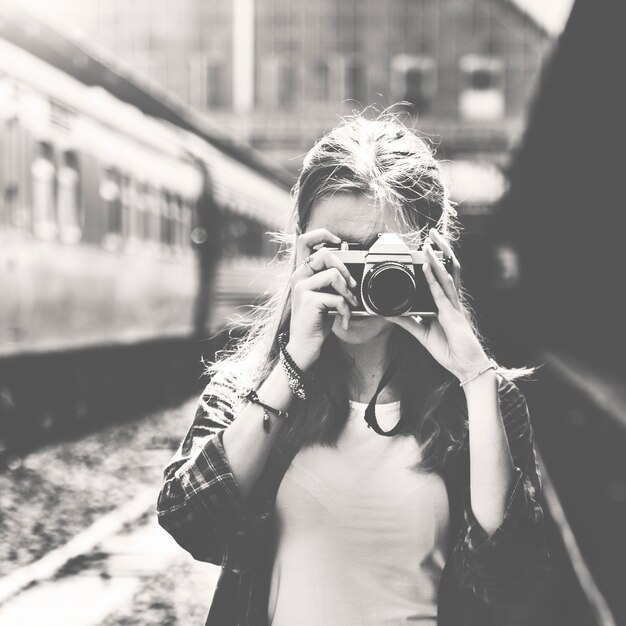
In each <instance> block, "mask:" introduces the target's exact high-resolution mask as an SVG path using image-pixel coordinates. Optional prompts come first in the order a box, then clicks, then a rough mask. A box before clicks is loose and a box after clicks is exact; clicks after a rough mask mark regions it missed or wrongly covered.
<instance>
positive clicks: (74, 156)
mask: <svg viewBox="0 0 626 626" xmlns="http://www.w3.org/2000/svg"><path fill="white" fill-rule="evenodd" d="M289 209H290V198H289V191H288V189H287V188H286V187H285V186H284V185H279V184H277V183H276V182H275V181H272V180H270V179H268V178H267V176H266V175H265V174H264V173H263V172H262V171H257V170H256V169H255V168H254V167H251V166H250V164H249V163H246V162H243V161H242V160H239V159H237V157H236V156H233V155H232V154H228V153H226V152H225V151H223V150H220V149H219V148H218V147H215V146H213V145H210V144H209V143H208V142H207V141H205V140H204V139H201V138H199V137H198V136H195V135H194V134H193V133H192V132H190V131H189V130H186V129H182V128H179V127H177V126H175V125H174V124H172V123H170V122H167V121H164V120H162V119H158V118H155V117H152V116H149V115H146V114H145V113H143V112H142V111H141V110H140V109H139V108H138V107H137V106H133V105H132V104H130V103H128V102H123V101H122V100H121V99H119V98H116V97H114V96H113V95H112V94H111V93H109V92H108V91H106V90H105V89H103V88H102V87H101V86H94V85H88V84H85V83H84V82H81V81H80V80H78V79H77V78H76V77H74V76H72V75H70V74H69V73H67V72H63V71H62V70H60V69H59V68H58V67H54V66H53V65H52V64H50V63H48V62H47V61H46V60H44V59H43V58H41V57H39V56H37V55H35V54H32V53H31V52H30V51H27V50H25V49H23V48H21V47H20V46H17V45H15V44H14V43H12V42H10V41H8V40H6V39H2V38H0V293H2V305H1V306H0V409H1V410H2V419H0V447H1V445H4V446H5V447H6V446H7V445H9V446H10V445H18V447H19V446H23V445H28V444H27V441H29V440H30V439H31V437H32V436H33V433H35V432H43V433H45V432H50V431H56V430H57V429H58V426H59V423H68V422H72V421H75V420H76V419H77V418H81V416H82V418H85V417H90V416H92V415H93V411H94V409H93V407H94V404H95V405H97V406H100V405H101V404H106V405H107V406H110V399H111V397H115V398H117V400H118V405H119V404H121V403H122V402H123V401H124V400H127V399H129V398H130V397H131V396H133V395H137V394H138V395H143V396H147V395H150V396H154V398H155V399H156V398H157V397H158V395H159V394H158V393H157V391H158V388H159V387H163V386H166V387H168V388H171V389H174V388H175V387H176V385H177V384H178V382H179V379H178V378H177V377H176V376H174V373H175V372H173V369H175V368H176V367H178V368H179V369H181V370H184V372H186V373H187V375H188V374H189V372H190V370H191V371H193V370H194V368H196V369H197V362H198V358H197V357H198V354H197V352H198V350H197V345H198V341H197V340H199V339H202V338H206V337H210V336H211V334H214V333H216V332H217V331H218V330H219V329H220V328H221V327H222V326H223V325H224V323H225V322H226V321H227V320H228V319H230V318H232V317H233V314H237V313H238V312H241V313H242V314H245V308H241V307H242V305H245V304H249V303H251V302H252V301H253V300H255V299H257V298H258V297H259V296H261V295H262V294H263V293H265V292H266V290H267V289H269V288H270V287H271V284H272V269H271V268H270V269H268V263H269V262H270V261H271V259H272V257H273V256H274V254H275V252H276V248H275V246H274V245H273V244H271V243H269V240H268V237H267V235H266V232H267V231H271V230H277V229H280V228H281V227H283V226H285V224H286V218H287V214H288V211H289ZM190 345H191V346H192V348H193V349H192V351H191V352H189V350H188V349H187V348H188V347H189V346H190ZM155 346H161V348H162V349H156V348H155ZM173 346H176V348H174V347H173ZM181 346H184V347H185V348H184V349H182V351H181V349H180V347H181ZM138 355H141V356H138ZM194 357H195V358H194ZM181 360H187V361H188V366H187V367H184V366H182V365H181ZM160 362H163V363H164V365H163V366H160ZM189 362H191V363H189ZM189 365H191V368H190V367H189ZM89 371H91V373H88V372H89ZM142 373H143V375H142ZM196 374H197V372H196ZM195 378H196V377H193V378H191V380H192V381H193V380H195ZM35 389H37V390H38V392H37V393H35V391H34V390H35ZM3 440H4V442H5V443H4V444H1V442H2V441H3ZM7 442H9V443H8V444H7ZM11 442H12V443H11ZM16 442H20V443H19V444H16Z"/></svg>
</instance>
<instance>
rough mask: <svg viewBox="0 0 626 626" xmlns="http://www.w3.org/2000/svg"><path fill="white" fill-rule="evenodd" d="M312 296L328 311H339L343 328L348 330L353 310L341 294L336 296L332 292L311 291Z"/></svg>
mask: <svg viewBox="0 0 626 626" xmlns="http://www.w3.org/2000/svg"><path fill="white" fill-rule="evenodd" d="M311 298H312V299H313V301H314V302H316V303H317V304H318V305H320V306H321V307H322V308H324V309H326V310H327V311H337V313H339V315H340V316H341V326H342V328H343V329H344V330H348V328H349V327H350V318H351V316H352V312H351V311H350V307H349V306H348V305H347V304H346V301H345V300H344V299H343V298H342V297H341V296H336V295H334V294H332V293H321V292H319V291H314V292H312V293H311Z"/></svg>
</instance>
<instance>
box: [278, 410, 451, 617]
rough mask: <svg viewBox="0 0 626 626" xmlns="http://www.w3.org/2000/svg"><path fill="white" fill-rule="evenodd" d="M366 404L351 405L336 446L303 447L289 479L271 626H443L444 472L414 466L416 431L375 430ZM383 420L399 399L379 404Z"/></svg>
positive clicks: (282, 504)
mask: <svg viewBox="0 0 626 626" xmlns="http://www.w3.org/2000/svg"><path fill="white" fill-rule="evenodd" d="M365 408H366V405H365V404H362V403H357V402H350V415H349V418H348V422H347V424H346V427H345V429H344V431H343V432H342V434H341V436H340V437H339V440H338V444H337V447H336V448H332V447H327V446H319V445H316V446H309V447H305V448H302V449H301V450H300V451H299V452H298V454H297V455H296V456H295V458H294V459H293V461H292V463H291V465H290V466H289V468H288V469H287V471H286V473H285V476H284V477H283V480H282V482H281V484H280V487H279V490H278V494H277V497H276V524H277V527H276V530H277V549H276V557H275V561H274V566H273V569H272V578H271V585H270V595H269V607H268V618H269V623H270V624H271V626H294V624H297V625H298V626H370V625H371V626H383V625H390V626H391V625H396V624H397V625H400V624H413V623H418V624H423V625H428V626H436V624H437V589H438V586H439V580H440V578H441V572H442V570H443V566H444V564H445V552H446V544H447V533H448V523H449V506H448V497H447V492H446V487H445V484H444V482H443V479H442V478H441V477H440V476H439V475H438V474H434V473H432V474H429V473H426V472H418V471H415V470H412V469H410V466H411V465H412V464H414V463H415V462H416V461H417V460H418V458H419V446H418V444H417V442H416V441H415V439H414V438H413V437H404V436H395V437H383V436H381V435H378V434H376V433H375V432H374V431H373V430H372V429H370V428H368V427H367V424H366V423H365V420H364V419H363V415H364V413H365ZM376 417H377V419H378V422H379V424H380V426H381V428H383V429H384V430H389V429H390V428H392V427H393V426H394V425H395V424H396V423H397V422H398V420H399V418H400V402H391V403H387V404H378V405H377V406H376Z"/></svg>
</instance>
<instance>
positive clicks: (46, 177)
mask: <svg viewBox="0 0 626 626" xmlns="http://www.w3.org/2000/svg"><path fill="white" fill-rule="evenodd" d="M30 173H31V181H32V197H33V232H34V234H35V236H36V237H39V238H40V239H54V237H55V236H56V234H57V224H56V206H55V193H54V187H55V178H56V176H55V173H56V168H55V165H54V151H53V149H52V145H51V144H50V143H48V142H45V141H40V142H37V144H36V147H35V158H34V160H33V163H32V165H31V170H30Z"/></svg>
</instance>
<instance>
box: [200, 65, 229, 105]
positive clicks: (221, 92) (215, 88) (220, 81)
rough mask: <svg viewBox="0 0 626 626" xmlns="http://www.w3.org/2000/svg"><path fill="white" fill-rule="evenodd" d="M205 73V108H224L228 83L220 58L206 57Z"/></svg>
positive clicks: (226, 101)
mask: <svg viewBox="0 0 626 626" xmlns="http://www.w3.org/2000/svg"><path fill="white" fill-rule="evenodd" d="M205 73H206V106H207V108H208V109H222V108H224V107H225V106H227V105H228V85H227V84H226V70H225V67H224V62H223V61H222V60H221V59H207V61H206V68H205Z"/></svg>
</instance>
